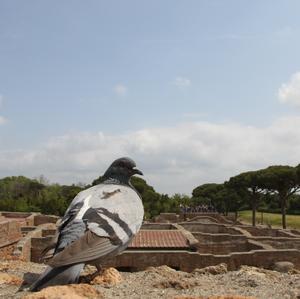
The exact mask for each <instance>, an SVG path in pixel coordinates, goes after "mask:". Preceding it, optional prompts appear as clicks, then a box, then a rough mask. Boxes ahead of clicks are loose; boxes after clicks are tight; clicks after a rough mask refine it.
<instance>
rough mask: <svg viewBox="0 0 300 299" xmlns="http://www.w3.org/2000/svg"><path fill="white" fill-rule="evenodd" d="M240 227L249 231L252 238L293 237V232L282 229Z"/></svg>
mask: <svg viewBox="0 0 300 299" xmlns="http://www.w3.org/2000/svg"><path fill="white" fill-rule="evenodd" d="M238 227H240V228H242V229H243V230H246V231H248V232H249V233H250V234H251V235H252V236H270V237H293V234H292V233H291V232H289V231H284V230H281V229H274V228H267V227H260V226H248V225H239V226H238Z"/></svg>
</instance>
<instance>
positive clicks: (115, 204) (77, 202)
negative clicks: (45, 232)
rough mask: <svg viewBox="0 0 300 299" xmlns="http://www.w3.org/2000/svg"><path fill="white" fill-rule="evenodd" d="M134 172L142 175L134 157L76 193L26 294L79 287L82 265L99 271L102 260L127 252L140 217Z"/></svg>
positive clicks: (141, 208) (112, 165) (141, 207)
mask: <svg viewBox="0 0 300 299" xmlns="http://www.w3.org/2000/svg"><path fill="white" fill-rule="evenodd" d="M135 174H139V175H143V173H142V172H141V171H140V170H138V169H137V168H136V164H135V162H134V161H133V160H132V159H130V158H127V157H124V158H120V159H117V160H115V161H114V162H113V163H112V164H111V165H110V167H109V168H108V169H107V170H106V172H105V173H104V176H103V181H102V183H100V184H99V185H96V186H93V187H91V188H88V189H86V190H84V191H81V192H80V193H78V194H77V196H76V197H75V198H74V199H73V201H72V202H71V204H70V206H69V207H68V209H67V210H66V212H65V215H64V216H63V218H62V220H61V223H60V226H59V227H58V238H57V242H56V244H55V247H54V246H53V248H54V254H53V257H52V258H51V259H50V260H49V261H48V263H47V264H48V267H47V268H46V270H45V271H44V273H42V274H41V275H40V277H39V278H38V279H37V280H36V281H35V282H34V283H33V284H32V285H31V286H30V288H29V290H30V291H39V290H41V289H43V288H45V287H47V286H53V285H65V284H71V283H78V281H79V275H80V272H81V271H82V269H83V268H84V265H85V264H94V265H95V266H96V267H97V269H98V271H100V269H101V262H103V261H105V260H107V258H110V257H113V256H115V255H117V254H119V253H121V252H122V251H123V250H125V249H126V247H127V246H128V244H129V243H130V241H131V240H132V238H133V237H134V236H135V235H136V233H137V232H138V231H139V229H140V227H141V225H142V221H143V216H144V208H143V204H142V200H141V197H140V195H139V194H138V192H137V191H136V190H135V189H134V187H133V186H132V184H131V182H130V178H131V177H132V176H133V175H135Z"/></svg>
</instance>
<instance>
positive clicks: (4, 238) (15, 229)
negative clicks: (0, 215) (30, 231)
mask: <svg viewBox="0 0 300 299" xmlns="http://www.w3.org/2000/svg"><path fill="white" fill-rule="evenodd" d="M21 237H22V233H21V226H20V223H19V222H18V221H15V220H9V219H7V220H2V221H1V222H0V247H3V246H7V245H10V244H12V243H15V242H17V241H18V240H20V238H21Z"/></svg>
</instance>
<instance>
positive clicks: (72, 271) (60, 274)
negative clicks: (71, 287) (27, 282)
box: [30, 264, 84, 292]
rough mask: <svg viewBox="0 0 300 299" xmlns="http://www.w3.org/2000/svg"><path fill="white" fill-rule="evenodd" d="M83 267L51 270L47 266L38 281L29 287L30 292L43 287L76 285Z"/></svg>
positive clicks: (81, 265)
mask: <svg viewBox="0 0 300 299" xmlns="http://www.w3.org/2000/svg"><path fill="white" fill-rule="evenodd" d="M83 267H84V264H77V265H73V266H65V267H58V268H52V267H49V266H48V267H47V269H46V270H45V272H44V273H43V274H42V275H41V276H40V277H39V279H38V280H37V281H35V282H34V283H33V284H32V285H31V287H30V291H32V292H35V291H39V290H41V289H43V288H45V287H49V286H53V285H65V284H71V283H77V282H78V279H79V275H80V272H81V271H82V269H83Z"/></svg>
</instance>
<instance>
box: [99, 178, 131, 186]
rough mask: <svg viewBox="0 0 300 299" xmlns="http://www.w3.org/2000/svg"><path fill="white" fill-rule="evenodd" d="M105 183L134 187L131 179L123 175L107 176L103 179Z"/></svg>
mask: <svg viewBox="0 0 300 299" xmlns="http://www.w3.org/2000/svg"><path fill="white" fill-rule="evenodd" d="M103 184H115V185H125V186H129V187H132V186H131V184H130V179H128V178H125V177H121V176H113V177H106V178H105V180H104V181H103Z"/></svg>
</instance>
